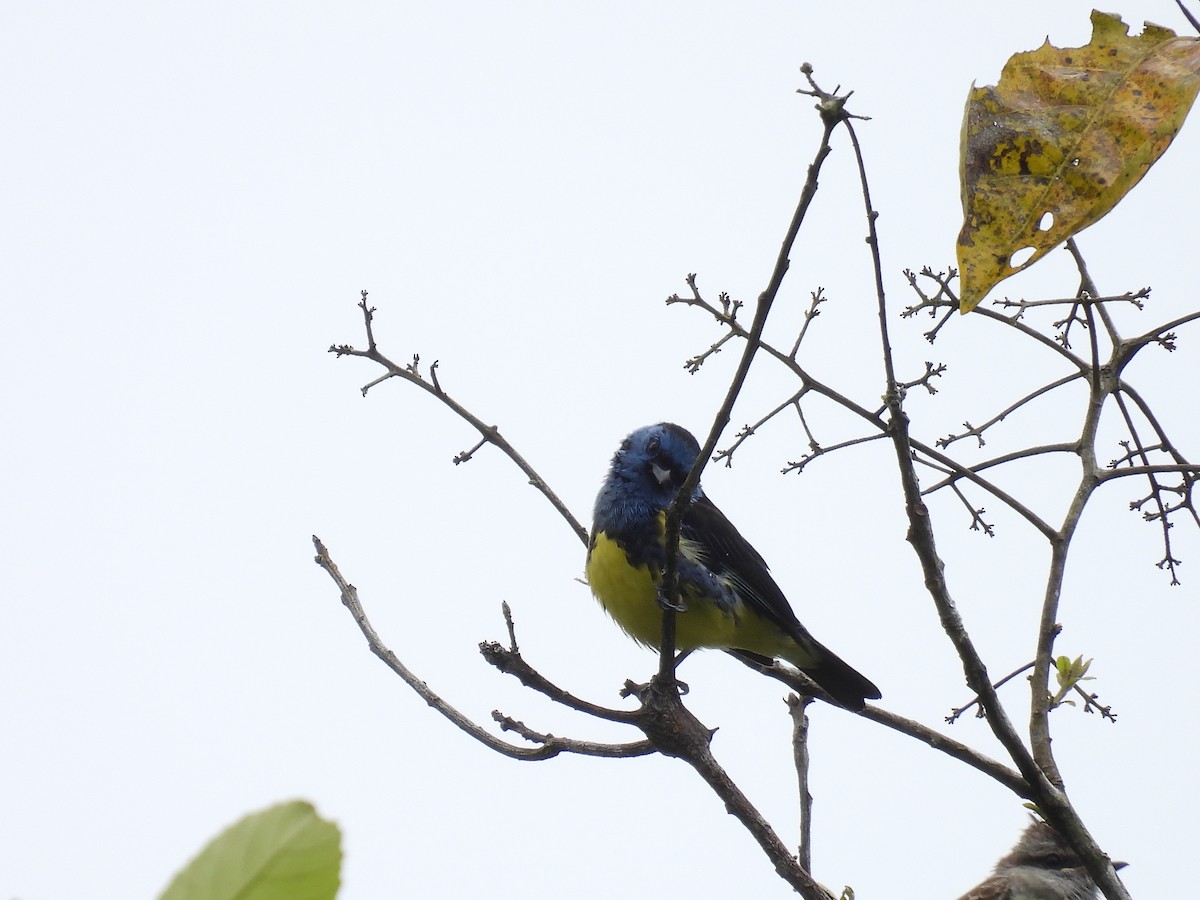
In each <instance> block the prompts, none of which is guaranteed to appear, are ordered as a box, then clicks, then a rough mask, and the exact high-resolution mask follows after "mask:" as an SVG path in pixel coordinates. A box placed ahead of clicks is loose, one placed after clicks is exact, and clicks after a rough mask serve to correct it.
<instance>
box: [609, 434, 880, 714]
mask: <svg viewBox="0 0 1200 900" xmlns="http://www.w3.org/2000/svg"><path fill="white" fill-rule="evenodd" d="M699 454H700V444H699V443H698V442H697V440H696V438H695V437H693V436H692V434H691V433H690V432H688V431H687V429H685V428H682V427H681V426H679V425H675V424H673V423H671V422H660V423H659V424H657V425H648V426H646V427H644V428H639V429H637V430H636V431H634V432H633V433H632V434H630V435H629V436H628V437H627V438H625V440H623V441H622V442H621V445H620V447H619V448H618V449H617V451H616V453H615V454H614V455H613V458H612V462H611V464H610V466H609V470H608V474H607V475H606V476H605V479H604V482H603V484H602V485H601V487H600V491H599V493H598V494H597V496H596V504H595V508H594V510H593V517H592V530H591V533H590V535H589V539H588V552H587V564H586V575H587V581H588V584H589V585H590V587H591V589H592V593H593V594H594V595H595V596H596V599H597V600H599V601H600V605H601V606H603V607H604V609H605V611H606V612H607V613H608V614H609V615H610V616H611V617H612V618H613V619H614V620H615V621H616V623H617V624H618V625H620V626H621V628H623V629H624V630H625V632H626V633H627V634H629V636H630V637H632V638H633V639H634V640H635V641H637V642H638V643H640V644H643V645H645V646H647V647H651V648H654V649H657V648H658V646H659V644H660V642H661V637H662V612H663V610H662V607H661V606H660V605H659V602H658V586H659V583H660V582H661V581H662V574H663V570H664V568H665V566H666V513H667V508H668V507H669V506H670V505H671V503H672V501H673V500H674V499H675V495H676V494H677V493H678V492H679V488H680V486H681V485H682V484H683V482H684V480H685V479H686V478H687V476H688V473H689V472H691V469H692V466H693V464H694V463H695V462H696V458H697V457H698V456H699ZM677 571H678V574H679V592H678V597H677V598H675V599H676V601H677V604H678V605H677V609H678V611H677V613H676V619H675V649H676V650H678V651H680V653H682V654H687V653H690V652H691V651H692V650H696V649H699V648H719V649H724V650H728V651H730V652H732V653H733V654H734V655H736V656H739V657H741V658H744V659H748V660H750V661H752V662H755V663H758V664H760V665H769V664H770V663H771V662H772V660H774V659H776V658H779V659H783V660H786V661H787V662H789V663H791V664H792V665H794V666H796V667H797V668H798V669H800V670H801V671H802V672H804V674H806V675H807V676H808V677H809V678H810V679H812V680H813V681H814V682H816V683H817V685H818V686H819V687H821V688H822V690H824V691H825V692H826V693H827V694H828V695H829V696H830V697H832V698H833V699H834V701H836V702H837V703H838V704H840V705H841V706H843V707H845V708H847V709H851V710H856V711H857V710H861V709H863V707H864V701H865V700H868V699H870V700H876V699H879V697H880V696H881V695H880V692H879V688H877V687H876V686H875V685H874V684H872V683H871V681H870V680H869V679H867V678H866V677H865V676H863V675H861V674H860V673H859V672H857V671H856V670H855V669H853V668H851V666H849V665H848V664H847V663H845V662H843V661H842V660H841V659H839V658H838V657H837V656H836V655H834V654H833V653H832V652H831V651H829V650H828V649H826V648H825V647H824V646H823V645H822V644H821V643H819V642H818V641H817V640H816V639H815V638H814V637H813V636H812V635H811V634H809V633H808V631H807V630H806V629H805V627H804V626H803V625H801V624H800V620H799V619H797V618H796V614H795V612H794V611H793V610H792V607H791V606H790V605H789V604H788V601H787V598H786V597H785V596H784V593H783V591H782V590H781V589H780V587H779V585H777V584H776V583H775V580H774V578H772V577H771V572H770V569H769V568H768V567H767V564H766V562H765V561H764V560H763V558H762V556H761V555H760V554H759V553H758V551H757V550H755V549H754V547H753V546H751V545H750V542H749V541H747V540H746V539H745V538H744V537H742V535H741V533H740V532H739V531H738V530H737V529H736V528H735V527H734V526H733V524H732V523H731V522H730V521H729V519H727V518H726V517H725V514H724V513H722V512H721V510H719V509H718V508H717V507H716V505H715V504H714V503H713V502H712V501H711V500H709V499H708V497H707V496H706V495H705V493H704V491H703V489H702V488H700V487H699V486H698V487H697V488H696V489H695V492H694V493H693V494H692V496H691V502H690V504H689V505H688V507H687V510H686V511H685V512H684V515H683V522H682V526H681V529H680V538H679V555H678V560H677Z"/></svg>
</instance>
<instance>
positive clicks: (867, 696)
mask: <svg viewBox="0 0 1200 900" xmlns="http://www.w3.org/2000/svg"><path fill="white" fill-rule="evenodd" d="M730 652H731V653H733V655H734V656H737V657H738V658H740V659H743V660H746V661H747V662H750V663H752V664H754V665H758V666H762V667H764V668H768V667H770V666H771V664H772V663H773V662H774V660H772V659H768V658H767V657H765V656H760V655H759V654H757V653H750V652H749V651H746V650H731V651H730ZM780 657H781V658H782V659H785V660H787V661H788V662H789V663H791V664H792V665H793V666H795V667H796V668H797V669H799V670H800V671H801V672H803V673H804V674H805V675H807V676H808V677H809V678H811V679H812V680H813V681H815V682H816V683H817V686H818V687H820V688H821V689H822V690H823V691H825V693H827V694H828V695H829V696H830V697H832V698H833V699H834V700H836V701H837V702H838V704H839V705H841V706H844V707H845V708H846V709H852V710H855V711H856V712H857V711H858V710H860V709H862V708H863V706H864V704H865V702H866V701H867V700H878V699H879V698H880V697H881V696H882V694H880V693H879V688H877V687H875V684H874V683H873V682H872V681H871V680H870V679H869V678H867V677H866V676H865V675H863V674H862V673H861V672H859V671H858V670H857V669H855V668H854V667H853V666H851V665H850V664H849V663H847V662H845V661H843V660H842V659H841V658H839V657H838V656H837V655H836V654H834V653H832V652H831V651H829V650H827V649H826V648H825V647H824V646H822V645H821V644H819V643H818V642H817V641H815V640H813V639H812V638H808V639H807V640H806V641H805V642H804V643H800V642H799V641H797V642H796V643H795V648H794V650H793V649H792V648H791V647H789V648H787V650H786V651H785V652H783V653H781V654H780Z"/></svg>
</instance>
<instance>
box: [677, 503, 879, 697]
mask: <svg viewBox="0 0 1200 900" xmlns="http://www.w3.org/2000/svg"><path fill="white" fill-rule="evenodd" d="M680 537H681V538H683V539H685V540H687V541H690V542H692V543H693V544H694V545H695V546H696V548H697V549H698V550H699V551H700V553H701V554H702V556H703V560H702V562H703V564H704V566H705V567H707V568H708V569H709V570H710V571H712V573H713V574H714V575H716V576H717V577H718V578H719V579H722V580H723V581H725V582H727V583H728V584H730V585H731V586H732V587H733V589H734V590H735V591H736V592H737V594H738V596H739V597H740V598H741V599H742V602H743V603H745V604H746V605H747V606H748V607H750V608H751V609H753V610H754V611H755V612H756V613H758V614H759V615H760V616H762V617H763V618H765V619H767V620H768V621H770V622H774V623H775V624H776V625H777V626H778V627H779V628H780V630H781V631H783V632H784V633H785V634H788V635H790V636H791V638H792V639H793V640H794V641H795V642H796V644H797V645H798V646H799V648H800V650H801V651H802V653H803V655H806V656H808V657H809V659H810V660H811V662H810V664H808V665H804V664H802V663H797V664H798V665H801V667H802V668H803V670H804V672H805V674H807V675H808V677H809V678H811V679H812V680H813V681H815V682H816V683H817V684H819V685H820V686H821V687H822V688H824V689H825V690H826V691H827V692H828V693H829V694H830V695H831V696H832V697H833V698H834V699H835V700H836V701H837V702H838V703H840V704H842V705H843V706H845V707H846V708H848V709H856V710H857V709H862V708H863V701H864V699H877V698H878V697H879V696H880V693H879V688H877V687H876V686H875V685H874V684H873V683H872V682H871V680H870V679H868V678H867V677H866V676H864V675H863V674H862V673H861V672H859V671H857V670H856V669H854V668H853V667H852V666H850V665H849V664H848V663H846V662H845V661H844V660H842V659H840V658H839V657H838V656H837V655H836V654H835V653H833V652H831V651H830V650H829V649H828V648H827V647H825V646H823V645H822V644H821V643H820V642H819V641H817V640H816V638H814V637H813V636H812V635H811V634H809V633H808V630H807V629H806V628H805V627H804V626H803V625H801V624H800V620H799V619H797V618H796V613H795V611H793V609H792V607H791V604H789V603H788V601H787V597H785V596H784V595H783V591H782V590H780V588H779V585H777V584H776V583H775V579H774V578H772V577H771V571H770V569H768V568H767V563H766V560H764V559H763V558H762V556H761V555H760V554H759V552H758V551H757V550H755V549H754V548H753V547H752V546H750V542H749V541H747V540H746V539H745V538H744V537H742V535H741V533H740V532H738V530H737V529H736V528H734V527H733V523H732V522H730V521H729V520H728V519H727V518H725V514H724V513H723V512H721V510H719V509H717V507H716V505H715V504H714V503H713V502H712V501H711V500H709V499H708V498H707V497H706V496H704V494H703V493H701V494H700V495H699V496H698V497H697V498H696V499H695V500H694V501H692V505H691V506H689V507H688V511H687V514H686V515H685V516H684V518H683V527H682V529H681V534H680ZM732 652H734V653H735V655H737V654H741V655H743V656H750V657H753V656H754V654H747V653H746V652H745V651H738V650H735V651H732Z"/></svg>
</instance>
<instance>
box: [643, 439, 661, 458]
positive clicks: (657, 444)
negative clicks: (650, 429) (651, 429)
mask: <svg viewBox="0 0 1200 900" xmlns="http://www.w3.org/2000/svg"><path fill="white" fill-rule="evenodd" d="M661 449H662V441H660V440H659V439H658V438H656V437H652V438H650V440H649V441H648V442H647V443H646V452H647V453H649V454H650V455H651V456H658V451H659V450H661Z"/></svg>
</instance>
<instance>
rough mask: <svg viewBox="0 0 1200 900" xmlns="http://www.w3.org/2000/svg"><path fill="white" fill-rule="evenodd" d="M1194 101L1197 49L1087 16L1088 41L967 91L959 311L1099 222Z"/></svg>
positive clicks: (1152, 30) (1155, 30)
mask: <svg viewBox="0 0 1200 900" xmlns="http://www.w3.org/2000/svg"><path fill="white" fill-rule="evenodd" d="M1198 90H1200V39H1197V38H1190V37H1177V36H1176V35H1175V32H1173V31H1171V30H1169V29H1167V28H1160V27H1159V26H1157V25H1151V24H1150V23H1146V29H1145V31H1144V32H1142V34H1140V35H1138V36H1137V37H1130V36H1129V26H1128V25H1126V24H1125V23H1124V22H1122V21H1121V20H1120V18H1118V17H1117V16H1112V15H1109V14H1107V13H1102V12H1093V13H1092V40H1091V42H1090V43H1089V44H1088V45H1087V46H1085V47H1074V48H1061V49H1060V48H1058V47H1054V46H1051V44H1050V42H1049V40H1047V41H1046V43H1045V44H1043V45H1042V46H1041V47H1039V48H1038V49H1037V50H1032V51H1030V52H1028V53H1018V54H1016V55H1015V56H1013V57H1012V58H1011V59H1009V61H1008V62H1007V63H1006V64H1005V66H1004V70H1003V72H1001V74H1000V83H999V84H996V85H988V86H985V87H975V86H974V85H972V86H971V93H970V95H969V96H968V98H967V109H966V114H965V115H964V117H963V129H962V160H961V178H962V198H963V227H962V231H961V232H960V233H959V235H958V269H959V284H960V300H961V309H962V311H963V312H964V313H965V312H970V311H971V310H972V309H974V308H975V307H976V306H977V305H978V304H979V301H981V300H982V299H983V298H984V297H985V296H986V295H987V293H988V291H990V290H991V289H992V288H993V287H995V286H996V284H998V283H999V282H1000V281H1001V280H1003V279H1005V278H1007V277H1008V276H1009V275H1013V274H1015V273H1017V272H1019V271H1021V270H1022V269H1024V268H1026V267H1028V266H1030V265H1032V264H1033V263H1035V262H1036V261H1037V260H1039V259H1041V258H1042V257H1043V256H1045V255H1046V254H1047V253H1048V252H1050V251H1051V250H1053V249H1054V248H1055V247H1057V246H1058V245H1059V244H1061V243H1062V242H1063V241H1065V240H1067V238H1069V237H1072V236H1074V235H1075V234H1078V233H1079V232H1080V231H1082V230H1083V229H1084V228H1087V227H1088V226H1089V225H1091V224H1093V223H1095V222H1097V221H1099V219H1100V218H1102V217H1103V216H1104V215H1105V214H1107V213H1108V212H1109V210H1111V209H1112V208H1113V207H1114V206H1116V205H1117V203H1118V202H1119V201H1120V200H1121V198H1122V197H1124V196H1125V194H1126V192H1128V191H1129V190H1130V188H1132V187H1133V186H1134V185H1135V184H1137V183H1138V182H1139V181H1140V180H1141V178H1142V176H1143V175H1145V174H1146V171H1147V170H1148V169H1149V168H1150V166H1152V165H1153V164H1154V162H1155V161H1156V160H1157V159H1158V158H1159V157H1160V156H1162V154H1163V153H1164V152H1165V151H1166V149H1167V147H1168V146H1169V145H1170V143H1171V141H1172V140H1173V139H1174V137H1175V135H1176V134H1177V133H1178V132H1179V129H1180V128H1181V127H1182V126H1183V121H1184V119H1185V118H1186V117H1187V114H1188V110H1190V109H1191V106H1192V101H1194V100H1195V99H1196V93H1197V91H1198Z"/></svg>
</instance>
